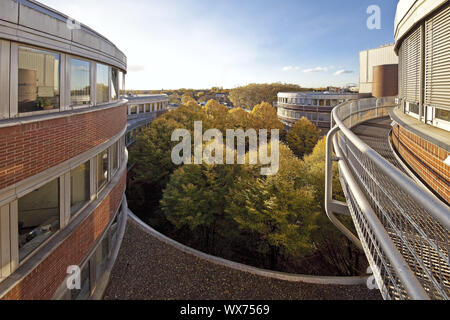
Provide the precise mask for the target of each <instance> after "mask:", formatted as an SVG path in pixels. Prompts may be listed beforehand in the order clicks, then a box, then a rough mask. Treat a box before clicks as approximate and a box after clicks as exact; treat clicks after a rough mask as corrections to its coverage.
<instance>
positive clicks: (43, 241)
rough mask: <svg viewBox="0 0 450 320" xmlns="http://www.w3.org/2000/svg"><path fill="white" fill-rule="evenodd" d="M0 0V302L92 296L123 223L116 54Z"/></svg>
mask: <svg viewBox="0 0 450 320" xmlns="http://www.w3.org/2000/svg"><path fill="white" fill-rule="evenodd" d="M3 2H4V5H2V6H1V7H2V10H6V11H5V13H6V15H2V14H0V299H5V300H9V299H12V300H17V299H27V300H28V299H31V300H35V299H76V300H80V299H89V298H95V297H99V296H101V294H102V290H104V287H105V285H106V283H107V281H108V278H109V272H108V268H112V265H113V264H114V260H115V257H116V256H117V254H116V253H117V252H118V249H119V247H120V244H121V239H122V236H123V232H122V231H120V230H124V222H125V221H126V220H125V219H124V217H125V215H126V210H125V208H126V199H125V197H124V194H125V188H126V174H127V173H126V172H127V170H126V169H127V160H128V158H127V151H126V147H125V134H126V129H127V113H128V111H127V110H128V101H127V100H125V99H122V98H121V93H122V92H123V90H124V88H123V84H124V81H125V77H124V75H125V74H126V57H125V55H124V54H123V53H122V52H121V51H120V50H119V49H118V48H116V47H115V46H114V44H112V43H111V42H110V41H109V40H107V39H106V38H104V37H103V36H101V35H99V34H98V33H96V32H94V31H93V30H91V29H89V28H88V27H87V26H85V25H80V28H77V29H71V28H68V26H67V24H66V21H67V16H65V15H63V14H62V13H59V12H57V11H55V10H53V9H51V8H48V7H45V6H43V5H41V4H39V3H37V2H32V1H23V2H17V1H13V0H3ZM5 17H7V18H5ZM5 25H8V28H5V27H4V26H5ZM30 28H32V29H30ZM18 30H20V32H18ZM49 36H50V37H51V40H49V39H50V37H49ZM44 75H45V76H44ZM104 79H107V80H106V83H105V80H104ZM99 84H101V85H99ZM73 267H75V268H79V271H80V272H79V274H80V277H81V279H80V281H81V284H82V287H81V288H70V287H68V286H67V281H66V279H68V277H69V276H70V273H68V270H69V269H71V268H73Z"/></svg>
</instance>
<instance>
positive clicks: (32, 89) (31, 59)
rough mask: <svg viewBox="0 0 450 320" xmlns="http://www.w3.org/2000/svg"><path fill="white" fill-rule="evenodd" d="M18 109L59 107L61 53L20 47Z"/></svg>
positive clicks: (38, 109) (23, 110) (30, 110)
mask: <svg viewBox="0 0 450 320" xmlns="http://www.w3.org/2000/svg"><path fill="white" fill-rule="evenodd" d="M18 64H19V70H18V109H19V110H18V111H19V113H22V112H32V111H40V110H51V109H57V108H59V65H60V55H59V54H55V53H51V52H47V51H42V50H37V49H32V48H26V47H19V61H18Z"/></svg>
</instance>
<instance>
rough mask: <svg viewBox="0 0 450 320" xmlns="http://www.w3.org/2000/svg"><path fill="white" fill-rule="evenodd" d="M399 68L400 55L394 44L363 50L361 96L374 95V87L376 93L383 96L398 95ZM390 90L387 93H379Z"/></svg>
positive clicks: (360, 56)
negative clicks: (396, 52) (396, 88)
mask: <svg viewBox="0 0 450 320" xmlns="http://www.w3.org/2000/svg"><path fill="white" fill-rule="evenodd" d="M397 68H398V57H397V55H396V54H395V51H394V45H393V44H389V45H384V46H381V47H379V48H375V49H370V50H365V51H361V52H360V53H359V93H360V97H361V98H367V97H371V96H373V91H374V89H376V90H377V92H376V94H377V95H379V94H381V96H394V95H397V92H395V91H396V90H395V87H396V86H397V85H396V83H397ZM383 88H386V89H385V90H390V92H388V93H387V94H383V93H379V92H380V91H382V90H383Z"/></svg>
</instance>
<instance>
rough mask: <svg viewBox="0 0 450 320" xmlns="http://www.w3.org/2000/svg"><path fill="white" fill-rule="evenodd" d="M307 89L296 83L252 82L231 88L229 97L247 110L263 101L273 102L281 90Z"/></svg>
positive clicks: (237, 105)
mask: <svg viewBox="0 0 450 320" xmlns="http://www.w3.org/2000/svg"><path fill="white" fill-rule="evenodd" d="M297 91H307V89H305V88H302V87H300V86H298V85H296V84H283V83H272V84H267V83H265V84H257V83H252V84H249V85H246V86H243V87H237V88H234V89H231V90H230V95H229V99H230V101H231V102H232V103H233V104H234V106H235V107H240V108H243V109H247V110H252V108H253V107H254V106H256V105H258V104H260V103H262V102H264V101H265V102H267V103H269V104H273V103H274V102H275V101H276V100H277V95H278V93H279V92H297Z"/></svg>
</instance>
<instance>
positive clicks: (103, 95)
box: [96, 63, 109, 104]
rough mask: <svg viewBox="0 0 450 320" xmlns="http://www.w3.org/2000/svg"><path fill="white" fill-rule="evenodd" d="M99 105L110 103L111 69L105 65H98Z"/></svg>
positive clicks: (97, 88)
mask: <svg viewBox="0 0 450 320" xmlns="http://www.w3.org/2000/svg"><path fill="white" fill-rule="evenodd" d="M96 96H97V104H100V103H105V102H108V101H109V68H108V66H105V65H103V64H100V63H98V64H97V86H96Z"/></svg>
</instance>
